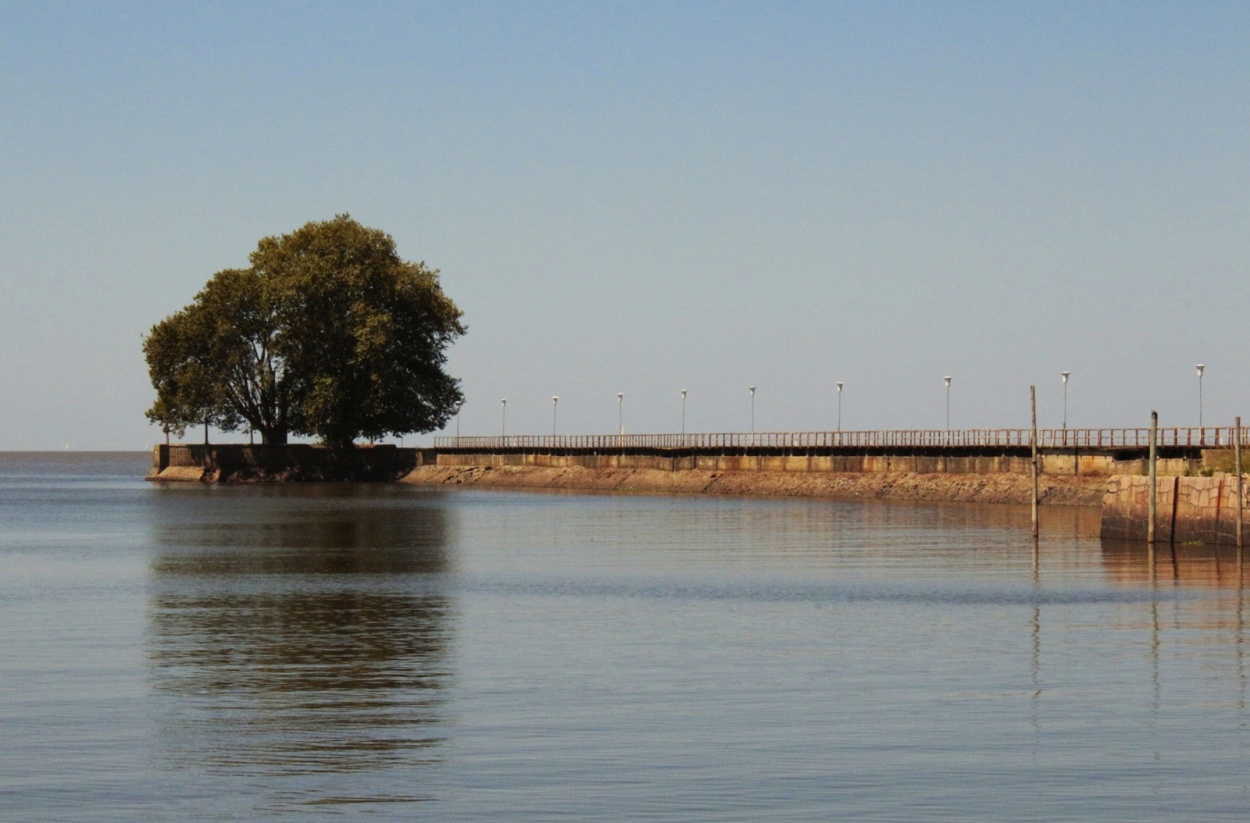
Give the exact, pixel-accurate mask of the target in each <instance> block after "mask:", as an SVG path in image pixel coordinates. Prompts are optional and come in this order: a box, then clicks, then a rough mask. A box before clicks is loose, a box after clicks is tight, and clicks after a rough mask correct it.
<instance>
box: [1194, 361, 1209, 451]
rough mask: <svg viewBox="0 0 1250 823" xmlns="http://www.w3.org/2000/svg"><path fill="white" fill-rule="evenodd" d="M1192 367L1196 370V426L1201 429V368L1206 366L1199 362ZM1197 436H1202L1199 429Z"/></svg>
mask: <svg viewBox="0 0 1250 823" xmlns="http://www.w3.org/2000/svg"><path fill="white" fill-rule="evenodd" d="M1194 368H1196V369H1197V370H1198V428H1199V429H1201V428H1202V370H1203V369H1205V368H1206V366H1204V365H1203V364H1201V363H1199V364H1198V365H1197V366H1194ZM1198 436H1199V437H1202V432H1201V431H1199V433H1198Z"/></svg>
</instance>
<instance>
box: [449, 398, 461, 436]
mask: <svg viewBox="0 0 1250 823" xmlns="http://www.w3.org/2000/svg"><path fill="white" fill-rule="evenodd" d="M451 410H452V412H453V413H454V414H455V415H456V438H457V439H459V438H460V404H459V403H457V404H456V405H455V406H453V407H452V409H451ZM456 445H459V444H458V443H457V444H456Z"/></svg>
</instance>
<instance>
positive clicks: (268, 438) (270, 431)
mask: <svg viewBox="0 0 1250 823" xmlns="http://www.w3.org/2000/svg"><path fill="white" fill-rule="evenodd" d="M287 434H288V432H287V430H286V429H280V428H277V427H276V426H275V427H273V428H262V429H261V430H260V439H261V442H262V443H264V444H265V445H266V446H285V445H286V439H287Z"/></svg>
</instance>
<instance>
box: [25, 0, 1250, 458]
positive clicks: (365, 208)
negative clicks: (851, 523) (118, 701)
mask: <svg viewBox="0 0 1250 823" xmlns="http://www.w3.org/2000/svg"><path fill="white" fill-rule="evenodd" d="M340 213H350V214H351V215H352V217H354V218H355V219H357V220H359V221H360V222H362V223H364V224H365V225H368V226H372V227H376V228H380V229H383V230H384V231H386V232H388V233H390V234H391V235H392V236H393V237H394V238H395V241H396V244H397V247H398V251H399V253H400V255H401V256H402V257H404V258H406V259H409V260H414V261H415V260H420V261H424V262H425V263H426V264H427V265H429V266H431V267H434V268H437V269H439V270H440V271H441V282H442V286H443V289H444V291H445V292H446V293H447V294H448V295H449V296H450V297H451V298H452V299H453V300H454V301H455V302H456V303H457V304H458V305H459V306H460V308H461V309H462V310H463V311H464V320H465V322H466V324H467V325H468V332H467V334H466V335H465V336H464V337H462V338H461V339H460V340H458V341H457V342H456V343H455V344H454V346H453V347H452V348H451V350H450V360H449V363H448V370H449V372H450V373H451V374H453V375H455V376H456V377H458V378H459V379H460V380H461V381H462V388H463V390H464V392H465V395H466V403H465V405H464V408H463V410H462V412H461V414H460V419H459V427H460V431H461V433H462V434H466V435H468V434H498V433H499V432H500V431H501V429H502V426H503V415H502V406H501V403H500V400H501V399H503V398H507V401H508V402H507V430H508V433H509V434H549V433H551V431H552V426H553V419H552V410H553V404H552V401H551V398H552V396H553V395H557V396H559V398H560V401H559V404H558V418H557V419H556V421H555V424H556V427H557V429H558V431H559V432H560V433H561V434H593V433H611V432H616V431H617V429H618V426H620V425H622V424H623V427H624V429H625V430H626V431H627V432H630V433H647V432H675V431H678V430H680V427H681V408H682V405H681V396H680V391H681V390H682V389H686V390H687V391H688V392H689V394H688V397H687V401H686V426H687V430H688V431H691V432H695V431H747V430H749V428H750V426H751V398H750V395H749V393H748V388H747V387H748V386H755V387H756V395H755V398H754V413H755V427H756V430H758V431H820V430H829V429H832V428H835V427H836V426H837V415H838V398H837V390H836V386H835V384H836V383H837V382H838V381H842V382H843V383H844V389H843V394H842V402H841V409H842V411H841V414H842V427H843V428H844V429H892V428H942V427H944V426H945V424H946V420H945V415H946V389H945V387H944V384H943V377H944V376H945V375H950V376H951V377H952V383H951V388H950V409H951V411H950V417H951V425H952V426H953V427H956V428H965V427H994V428H998V427H1025V426H1027V425H1028V424H1029V387H1030V385H1036V386H1037V392H1038V415H1039V424H1040V425H1042V426H1059V425H1061V422H1062V419H1063V415H1064V392H1063V384H1062V382H1061V379H1060V372H1061V371H1070V372H1071V375H1072V376H1071V380H1070V383H1069V384H1068V400H1067V421H1068V425H1069V426H1071V427H1136V426H1146V425H1148V424H1149V417H1150V412H1151V411H1152V410H1157V411H1158V412H1159V415H1160V421H1161V425H1164V426H1174V425H1197V423H1198V416H1199V382H1198V378H1197V375H1196V370H1195V368H1194V367H1195V365H1196V364H1197V363H1203V364H1204V365H1205V366H1206V371H1205V374H1204V376H1203V380H1202V408H1203V411H1202V414H1203V422H1205V423H1206V424H1207V425H1217V424H1218V425H1231V423H1232V422H1233V418H1234V417H1235V416H1236V415H1242V416H1244V417H1246V418H1247V420H1248V421H1250V379H1248V378H1250V373H1248V372H1247V368H1246V358H1247V354H1248V349H1247V343H1248V342H1250V341H1248V339H1247V338H1248V336H1250V335H1248V334H1247V321H1248V320H1250V311H1248V309H1250V278H1248V277H1247V274H1248V273H1250V3H1245V2H1227V3H1224V2H1194V1H1193V0H1189V2H1178V3H1169V2H1152V3H1140V2H1048V3H1013V2H1007V3H1004V2H984V3H981V2H971V3H964V2H946V3H934V2H917V3H909V2H884V3H883V2H862V3H861V2H841V3H839V2H816V3H804V2H789V3H786V2H761V3H749V2H716V3H701V2H682V3H671V2H668V3H650V2H643V1H642V0H635V1H632V2H624V3H612V2H595V3H584V2H572V3H560V2H525V3H502V2H500V3H477V2H455V3H450V2H449V3H417V2H397V3H385V2H372V3H326V2H278V1H276V0H275V2H266V3H227V2H196V3H192V2H160V3H113V2H99V3H78V2H71V3H58V2H46V1H43V0H41V2H21V1H20V0H16V1H15V0H6V1H5V2H0V450H40V449H64V448H67V447H68V448H71V449H143V448H148V447H149V446H150V445H151V444H152V443H154V442H156V441H158V440H159V439H160V437H161V435H160V432H159V431H158V430H157V429H156V428H155V427H153V426H151V425H150V424H149V423H148V422H147V420H146V419H145V418H144V415H143V412H144V410H145V409H146V408H148V406H149V405H151V403H152V400H153V390H152V387H151V384H150V382H149V380H148V376H147V370H146V364H145V363H144V360H143V355H142V351H141V345H142V338H143V335H144V334H145V333H146V332H147V331H148V330H149V329H150V328H151V327H152V325H153V324H155V323H157V322H159V321H160V320H161V319H162V318H164V317H165V316H167V315H168V314H170V313H172V312H174V311H176V310H178V309H179V308H181V307H182V306H184V305H186V304H187V303H189V302H190V301H191V300H192V299H193V298H194V296H195V294H196V292H197V291H198V290H199V289H200V287H201V286H202V285H203V284H204V282H205V281H206V280H207V279H208V278H209V277H211V276H212V275H213V274H214V273H215V272H217V271H219V270H221V269H225V268H234V267H243V266H246V265H247V255H248V253H249V252H251V251H252V250H253V249H254V248H255V247H256V243H257V241H258V240H260V239H261V238H262V237H266V236H271V235H278V234H283V233H286V232H289V231H292V230H294V229H296V228H298V227H299V226H301V225H303V224H304V223H306V222H308V221H311V220H325V219H329V218H331V217H333V216H334V215H336V214H340ZM618 392H622V393H623V394H624V399H623V401H620V402H619V403H618V399H617V393H618ZM455 426H456V423H455V422H453V423H451V424H449V426H448V430H445V431H443V432H436V433H432V434H427V435H422V436H412V437H409V438H407V440H406V443H407V444H409V445H412V444H418V443H429V442H431V438H432V436H433V435H434V434H440V433H441V434H446V433H449V432H451V433H454V429H455ZM214 438H215V439H217V440H222V439H226V440H228V439H238V438H239V435H238V434H230V435H225V436H222V435H218V434H214Z"/></svg>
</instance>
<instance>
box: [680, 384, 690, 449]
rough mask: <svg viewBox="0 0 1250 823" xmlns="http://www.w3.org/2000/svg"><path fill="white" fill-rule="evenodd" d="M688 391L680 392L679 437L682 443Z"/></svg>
mask: <svg viewBox="0 0 1250 823" xmlns="http://www.w3.org/2000/svg"><path fill="white" fill-rule="evenodd" d="M688 391H690V390H689V389H682V390H681V436H682V442H685V438H686V392H688Z"/></svg>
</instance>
